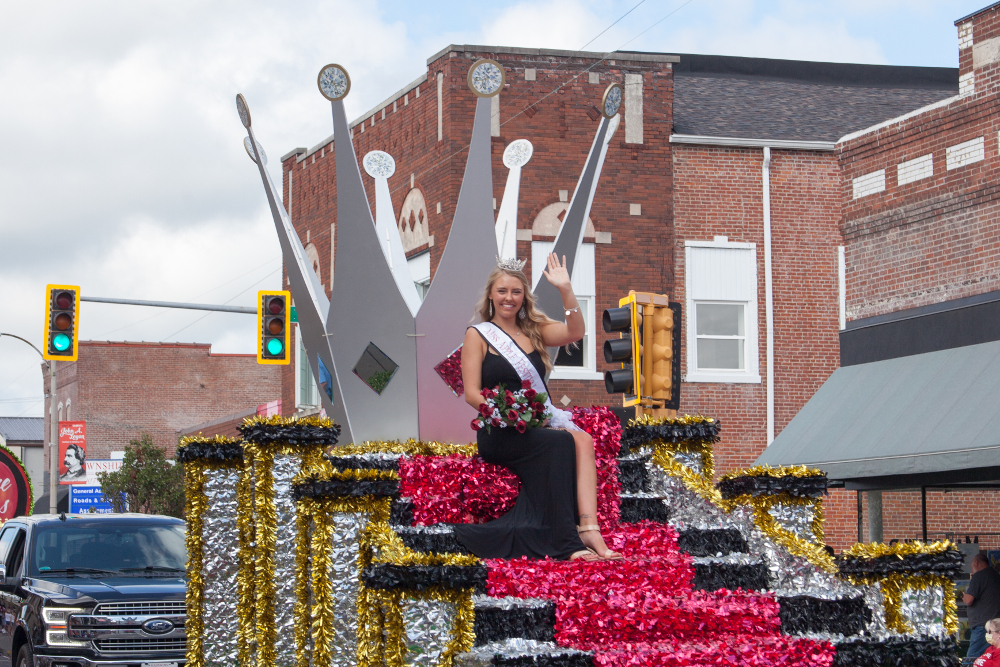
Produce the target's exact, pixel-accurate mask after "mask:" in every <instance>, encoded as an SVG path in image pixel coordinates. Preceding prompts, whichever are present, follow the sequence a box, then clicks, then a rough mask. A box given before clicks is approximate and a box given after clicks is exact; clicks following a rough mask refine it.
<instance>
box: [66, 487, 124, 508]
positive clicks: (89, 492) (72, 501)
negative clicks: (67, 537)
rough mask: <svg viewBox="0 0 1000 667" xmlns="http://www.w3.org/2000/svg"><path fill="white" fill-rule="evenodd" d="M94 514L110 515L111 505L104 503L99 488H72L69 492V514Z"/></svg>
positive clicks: (102, 494)
mask: <svg viewBox="0 0 1000 667" xmlns="http://www.w3.org/2000/svg"><path fill="white" fill-rule="evenodd" d="M87 512H96V513H97V514H111V513H112V512H114V509H113V508H112V507H111V503H106V502H104V493H103V492H102V491H101V487H99V486H73V487H70V490H69V513H70V514H81V513H87Z"/></svg>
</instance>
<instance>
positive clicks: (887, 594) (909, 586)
mask: <svg viewBox="0 0 1000 667" xmlns="http://www.w3.org/2000/svg"><path fill="white" fill-rule="evenodd" d="M846 578H847V580H848V581H849V582H851V583H852V584H854V585H855V586H864V585H868V586H871V585H873V584H878V586H879V588H881V589H882V598H883V603H882V604H883V608H884V609H885V624H886V627H888V628H889V629H890V630H895V631H896V632H899V633H901V634H908V633H912V632H914V631H915V630H914V628H913V626H911V625H910V624H909V623H907V622H906V617H905V616H904V615H903V612H902V608H903V606H902V605H903V592H904V591H907V590H924V589H926V588H928V587H931V586H940V587H941V589H942V592H943V594H944V609H943V625H944V630H945V632H946V633H947V634H949V635H953V634H955V633H956V632H958V603H957V601H956V600H955V582H954V581H952V580H951V579H949V578H948V577H945V576H942V575H940V574H915V573H904V572H893V573H891V574H881V575H862V576H859V575H848V576H847V577H846Z"/></svg>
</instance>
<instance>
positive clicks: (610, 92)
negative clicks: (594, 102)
mask: <svg viewBox="0 0 1000 667" xmlns="http://www.w3.org/2000/svg"><path fill="white" fill-rule="evenodd" d="M621 106H622V86H621V84H620V83H612V84H611V85H610V86H608V89H607V90H605V91H604V99H603V100H601V113H603V114H604V117H605V118H611V117H613V116H615V115H617V114H618V110H619V109H621Z"/></svg>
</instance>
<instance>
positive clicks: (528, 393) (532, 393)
mask: <svg viewBox="0 0 1000 667" xmlns="http://www.w3.org/2000/svg"><path fill="white" fill-rule="evenodd" d="M535 396H538V392H537V391H535V390H534V389H525V390H524V397H525V398H526V399H528V400H529V401H530V400H531V399H533V398H534V397H535Z"/></svg>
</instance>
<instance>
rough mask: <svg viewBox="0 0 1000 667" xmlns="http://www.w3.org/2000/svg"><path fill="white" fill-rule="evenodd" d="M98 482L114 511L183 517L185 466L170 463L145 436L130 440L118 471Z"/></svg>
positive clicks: (145, 434)
mask: <svg viewBox="0 0 1000 667" xmlns="http://www.w3.org/2000/svg"><path fill="white" fill-rule="evenodd" d="M97 479H98V480H100V483H101V489H102V491H103V492H104V500H105V502H108V503H111V506H112V508H114V511H115V512H141V513H143V514H166V515H168V516H175V517H179V518H183V517H184V466H182V465H180V464H174V463H173V462H172V461H170V460H169V459H168V458H167V452H166V450H164V449H162V448H160V447H157V446H156V444H155V443H154V442H153V438H152V436H151V435H149V434H148V433H143V434H142V435H141V436H139V439H138V440H130V441H129V443H128V446H126V447H125V459H124V460H123V461H122V467H121V469H120V470H117V471H114V472H101V473H98V474H97Z"/></svg>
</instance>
